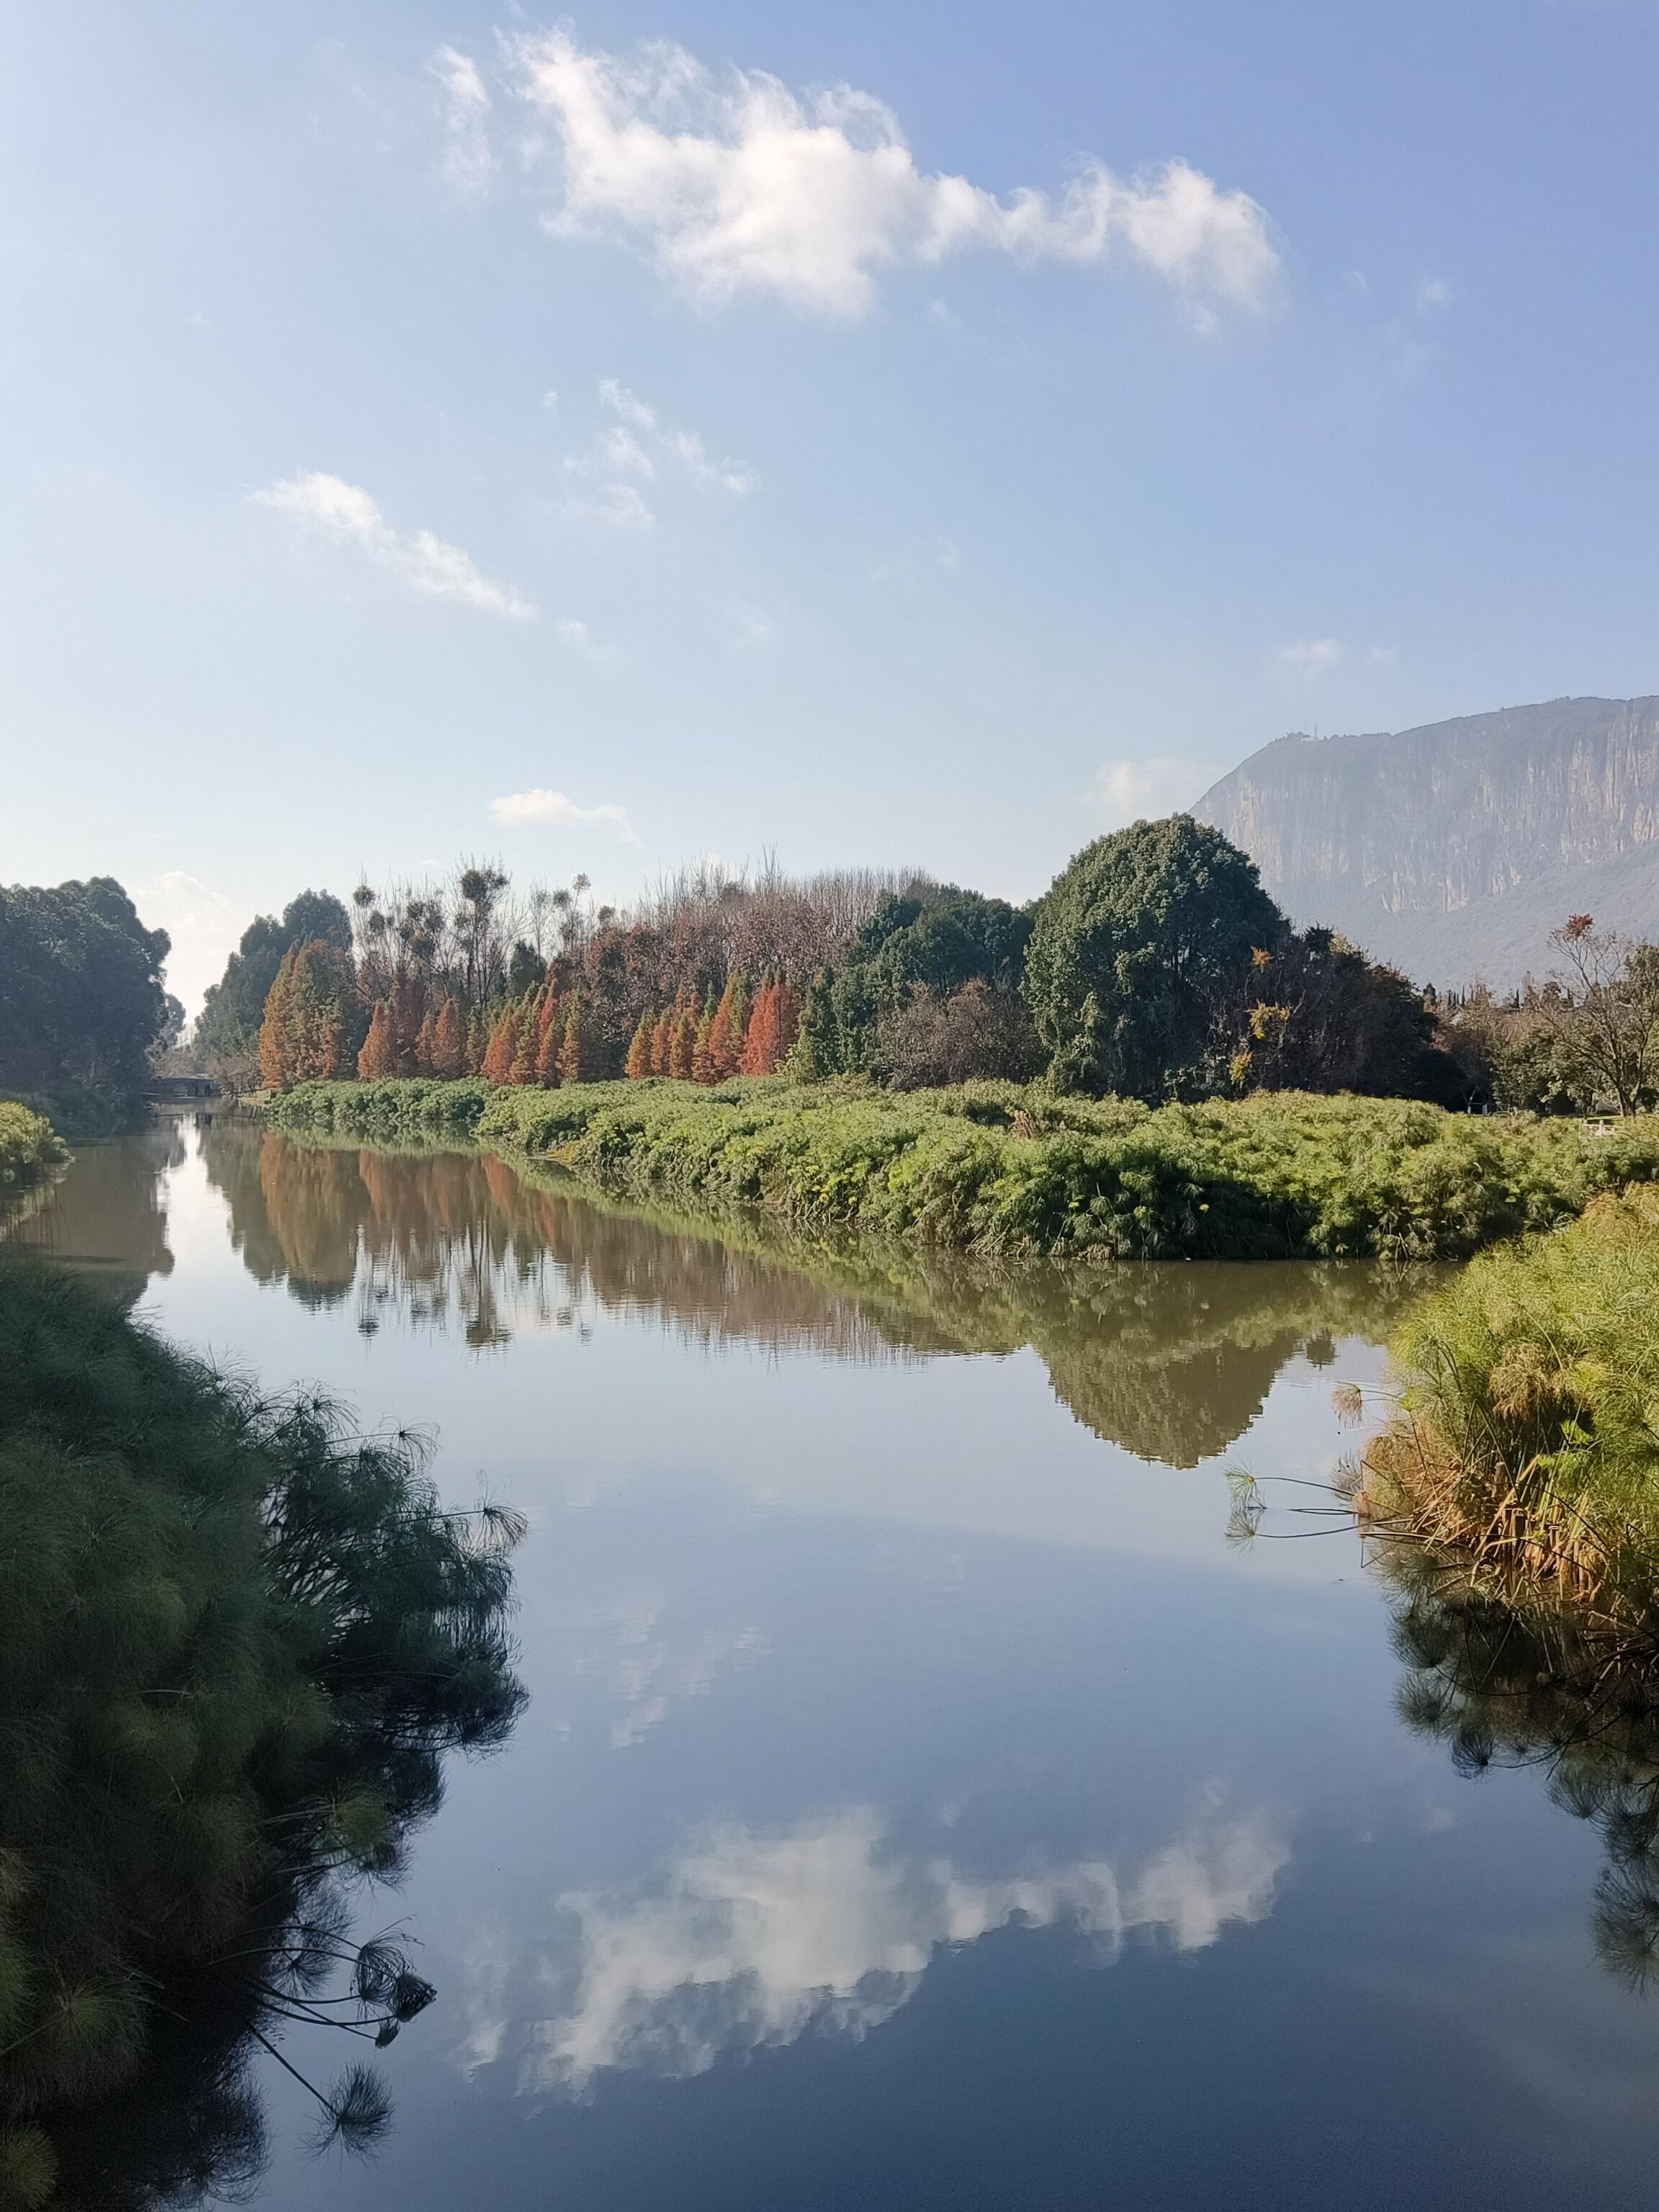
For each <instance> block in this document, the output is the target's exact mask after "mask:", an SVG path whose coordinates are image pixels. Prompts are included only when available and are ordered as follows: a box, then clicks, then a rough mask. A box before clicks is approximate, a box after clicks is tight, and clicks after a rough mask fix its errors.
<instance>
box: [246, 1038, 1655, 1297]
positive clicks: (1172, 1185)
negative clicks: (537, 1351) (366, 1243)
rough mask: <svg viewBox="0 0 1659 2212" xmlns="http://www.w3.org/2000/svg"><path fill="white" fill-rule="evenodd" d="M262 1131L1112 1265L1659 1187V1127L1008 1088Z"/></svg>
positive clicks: (1427, 1108)
mask: <svg viewBox="0 0 1659 2212" xmlns="http://www.w3.org/2000/svg"><path fill="white" fill-rule="evenodd" d="M261 1110H262V1111H263V1112H264V1117H265V1121H266V1123H267V1126H268V1127H271V1128H274V1129H277V1130H282V1131H285V1132H292V1133H313V1134H319V1135H333V1136H340V1137H356V1138H358V1139H362V1140H364V1141H366V1142H368V1143H369V1144H371V1145H372V1144H374V1143H391V1144H397V1143H400V1142H410V1141H416V1142H418V1141H426V1142H430V1141H432V1140H433V1139H450V1140H453V1141H457V1142H461V1143H473V1142H476V1143H478V1144H481V1145H483V1146H486V1147H489V1148H490V1149H494V1150H496V1151H500V1152H504V1153H506V1154H507V1155H509V1156H522V1157H527V1158H532V1159H540V1160H544V1161H550V1162H552V1163H553V1164H556V1165H557V1166H559V1167H562V1168H563V1169H565V1170H567V1171H568V1172H569V1173H571V1174H573V1175H574V1176H577V1177H578V1178H579V1179H580V1180H581V1181H583V1182H588V1183H591V1184H592V1185H593V1186H595V1187H596V1188H599V1189H601V1190H605V1191H609V1192H612V1193H617V1194H622V1195H624V1196H633V1197H636V1198H653V1197H654V1198H662V1199H667V1200H671V1201H673V1202H675V1203H690V1204H694V1205H702V1206H709V1205H712V1206H716V1207H719V1206H759V1207H762V1208H764V1209H766V1210H768V1211H769V1212H773V1213H775V1214H777V1215H780V1216H781V1217H782V1218H785V1219H786V1220H787V1221H788V1222H790V1223H791V1224H793V1225H796V1226H798V1227H801V1228H805V1229H811V1228H815V1227H822V1228H826V1229H827V1228H832V1227H833V1228H836V1229H852V1230H856V1231H874V1232H877V1233H878V1234H881V1235H885V1236H901V1237H912V1238H915V1239H917V1240H919V1241H921V1242H925V1243H931V1244H936V1245H941V1246H945V1247H949V1248H951V1249H956V1250H960V1251H963V1252H969V1253H977V1254H982V1255H1010V1256H1017V1255H1029V1256H1042V1257H1071V1258H1083V1259H1087V1260H1093V1261H1115V1260H1180V1259H1217V1260H1224V1259H1225V1260H1249V1259H1389V1260H1400V1261H1408V1260H1444V1259H1463V1258H1467V1257H1468V1256H1469V1255H1472V1254H1473V1253H1474V1252H1476V1251H1478V1250H1479V1249H1480V1248H1482V1247H1483V1246H1485V1245H1487V1244H1492V1243H1497V1242H1498V1240H1500V1239H1503V1238H1506V1237H1515V1236H1517V1235H1522V1234H1524V1233H1528V1232H1535V1231H1542V1230H1547V1229H1550V1228H1553V1226H1555V1225H1557V1224H1558V1223H1560V1222H1562V1221H1564V1220H1566V1219H1568V1218H1571V1217H1572V1216H1574V1215H1576V1214H1577V1213H1579V1212H1582V1211H1583V1208H1584V1207H1585V1206H1586V1205H1587V1204H1588V1203H1589V1201H1590V1200H1591V1199H1593V1198H1594V1197H1595V1195H1596V1194H1598V1193H1599V1192H1602V1191H1613V1190H1618V1189H1620V1188H1624V1187H1625V1186H1626V1185H1627V1184H1632V1183H1640V1182H1654V1181H1656V1180H1659V1117H1654V1116H1649V1115H1637V1116H1632V1117H1629V1118H1628V1119H1626V1120H1625V1121H1620V1123H1618V1124H1617V1125H1616V1126H1615V1127H1613V1129H1612V1130H1611V1131H1608V1132H1606V1133H1599V1134H1598V1133H1593V1132H1592V1131H1590V1130H1588V1129H1586V1127H1584V1126H1583V1124H1581V1123H1579V1122H1577V1121H1569V1120H1566V1119H1564V1118H1555V1117H1550V1118H1543V1119H1540V1118H1535V1117H1532V1116H1528V1115H1505V1116H1471V1115H1459V1114H1454V1113H1449V1112H1447V1111H1446V1110H1445V1109H1443V1108H1440V1107H1437V1106H1433V1105H1430V1104H1428V1103H1425V1102H1421V1101H1414V1100H1401V1099H1374V1098H1358V1097H1342V1096H1339V1097H1326V1096H1322V1095H1320V1096H1315V1095H1310V1094H1303V1093H1296V1092H1273V1093H1263V1094H1259V1095H1257V1096H1254V1097H1249V1098H1245V1099H1240V1100H1211V1101H1207V1102H1205V1103H1199V1104H1194V1105H1170V1106H1164V1107H1157V1108H1154V1107H1148V1106H1145V1105H1142V1104H1139V1103H1136V1102H1133V1101H1127V1100H1121V1099H1112V1098H1108V1099H1101V1100H1091V1099H1086V1098H1079V1097H1056V1096H1054V1094H1053V1093H1052V1092H1051V1091H1048V1090H1046V1089H1044V1088H1042V1087H1040V1086H1036V1085H1030V1086H1023V1085H1016V1084H1012V1083H997V1082H981V1083H968V1084H961V1085H955V1086H952V1087H951V1088H950V1089H948V1090H940V1091H909V1092H904V1093H899V1094H894V1093H892V1092H889V1091H882V1090H880V1089H878V1088H877V1087H875V1086H873V1085H869V1084H861V1083H859V1082H857V1081H853V1080H848V1079H842V1080H839V1081H832V1082H828V1083H815V1084H810V1085H808V1084H802V1083H799V1082H796V1081H793V1080H792V1079H789V1078H788V1077H773V1078H767V1079H738V1080H736V1081H734V1082H729V1083H726V1084H723V1085H716V1086H714V1087H712V1088H709V1087H704V1086H700V1085H695V1084H692V1083H685V1082H676V1081H673V1080H671V1079H665V1080H659V1079H644V1080H641V1081H632V1082H629V1081H623V1082H612V1083H593V1084H583V1083H578V1084H566V1085H561V1086H560V1087H559V1088H558V1089H556V1090H551V1091H544V1090H540V1089H538V1088H534V1087H531V1086H524V1085H508V1086H502V1087H499V1088H498V1087H496V1086H494V1085H491V1084H489V1082H487V1081H485V1080H482V1079H461V1080H459V1081H456V1082H453V1083H443V1082H436V1081H428V1080H422V1079H400V1078H391V1079H386V1080H384V1081H381V1082H351V1081H318V1082H311V1083H302V1084H300V1085H295V1087H294V1088H293V1089H291V1090H289V1091H283V1092H281V1093H277V1094H273V1095H271V1096H270V1097H266V1098H265V1099H264V1101H263V1103H262V1109H261Z"/></svg>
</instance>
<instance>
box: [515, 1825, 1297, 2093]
mask: <svg viewBox="0 0 1659 2212" xmlns="http://www.w3.org/2000/svg"><path fill="white" fill-rule="evenodd" d="M1289 1857H1290V1852H1289V1847H1288V1844H1287V1843H1286V1841H1285V1837H1284V1835H1283V1833H1282V1832H1281V1831H1280V1829H1279V1826H1278V1825H1277V1823H1276V1822H1274V1821H1273V1820H1271V1819H1270V1818H1269V1817H1268V1816H1267V1814H1265V1813H1260V1812H1258V1813H1255V1814H1247V1815H1245V1816H1243V1818H1237V1819H1231V1820H1224V1819H1222V1818H1219V1817H1218V1814H1217V1813H1216V1810H1215V1808H1213V1806H1212V1807H1211V1808H1209V1809H1208V1810H1207V1811H1206V1813H1205V1814H1203V1815H1202V1816H1201V1817H1200V1819H1199V1820H1196V1821H1195V1822H1194V1825H1193V1826H1192V1827H1191V1828H1189V1829H1188V1831H1187V1832H1185V1833H1184V1834H1182V1836H1180V1837H1178V1838H1176V1840H1175V1841H1174V1842H1173V1843H1171V1844H1169V1845H1168V1846H1167V1847H1165V1848H1164V1850H1160V1851H1158V1852H1156V1853H1154V1854H1153V1856H1152V1857H1151V1858H1150V1859H1149V1860H1147V1861H1146V1863H1144V1864H1143V1865H1141V1866H1140V1867H1139V1869H1120V1868H1119V1867H1118V1866H1116V1865H1115V1863H1113V1862H1111V1861H1109V1860H1106V1859H1097V1860H1079V1861H1076V1862H1073V1863H1069V1864H1065V1865H1061V1866H1057V1867H1051V1866H1042V1865H1031V1866H1028V1867H1026V1868H1024V1869H1021V1870H1020V1871H1018V1872H1017V1873H1012V1874H1009V1875H1001V1876H996V1875H993V1876H989V1877H987V1876H986V1875H982V1874H980V1873H978V1872H973V1873H964V1872H962V1871H959V1870H958V1869H957V1868H956V1867H955V1866H954V1865H953V1864H952V1863H951V1862H950V1861H949V1860H948V1859H945V1858H943V1857H923V1856H921V1855H919V1854H915V1853H906V1852H904V1851H903V1850H898V1849H896V1848H895V1847H894V1844H893V1841H892V1839H891V1838H890V1836H889V1835H888V1833H887V1830H886V1826H885V1823H884V1820H883V1819H882V1817H881V1815H880V1814H878V1813H877V1812H875V1811H874V1810H873V1809H872V1808H869V1807H867V1806H855V1807H852V1808H848V1809H846V1810H844V1811H841V1812H837V1813H834V1814H829V1815H827V1816H826V1817H824V1818H822V1819H819V1820H813V1821H808V1822H806V1823H805V1824H803V1825H802V1826H799V1827H796V1828H793V1829H791V1830H788V1831H787V1832H784V1833H782V1834H781V1835H778V1834H775V1835H765V1834H759V1833H757V1832H755V1831H753V1830H751V1829H749V1828H745V1827H742V1826H737V1825H735V1824H732V1825H730V1826H720V1827H715V1828H713V1829H710V1830H708V1832H705V1833H704V1834H703V1835H702V1836H701V1837H700V1838H698V1840H697V1841H696V1843H695V1844H693V1845H692V1847H691V1848H690V1850H687V1851H686V1852H685V1853H684V1855H683V1856H681V1857H678V1859H676V1860H675V1861H674V1862H673V1863H672V1864H671V1865H670V1866H669V1867H667V1868H666V1869H664V1872H663V1874H662V1875H661V1877H660V1878H659V1881H657V1882H656V1883H655V1884H653V1885H652V1886H651V1887H649V1888H648V1889H647V1891H645V1892H643V1893H635V1894H631V1895H618V1894H617V1893H589V1894H580V1895H574V1896H567V1897H564V1898H562V1899H560V1900H559V1904H560V1908H561V1910H562V1912H563V1913H565V1914H567V1915H570V1916H574V1921H575V1928H574V1938H575V1941H574V1956H572V1957H570V1958H568V1960H566V1961H563V1962H556V1961H555V1960H552V1959H550V1960H548V1961H547V1962H546V1966H545V1969H544V1971H545V1972H546V1974H547V1977H548V1979H549V1981H550V1983H551V1984H552V1985H553V1991H554V1997H555V2002H554V2008H553V2010H552V2013H551V2015H550V2017H548V2018H547V2019H545V2020H544V2022H543V2024H542V2027H541V2030H540V2045H541V2047H540V2052H539V2056H538V2061H537V2062H535V2063H534V2064H533V2066H532V2071H533V2073H534V2074H535V2075H536V2076H537V2077H538V2079H539V2081H541V2082H542V2083H543V2084H544V2085H545V2086H549V2087H553V2086H557V2087H563V2088H564V2089H566V2090H567V2091H574V2092H575V2093H581V2092H582V2091H584V2090H585V2089H586V2087H587V2086H588V2084H589V2083H590V2082H591V2081H592V2077H593V2075H595V2074H596V2073H598V2072H599V2070H600V2069H604V2068H610V2067H623V2066H626V2067H636V2068H643V2069H649V2070H650V2071H652V2072H654V2073H659V2074H667V2075H676V2076H681V2077H684V2076H685V2075H694V2074H701V2073H705V2072H707V2071H708V2069H709V2068H710V2067H712V2066H713V2065H714V2064H715V2063H716V2062H717V2061H718V2060H719V2059H720V2058H721V2057H723V2056H725V2055H726V2054H730V2053H735V2052H738V2051H754V2050H760V2049H764V2048H775V2047H777V2046H779V2045H784V2044H788V2043H793V2041H795V2039H797V2038H798V2037H799V2036H800V2035H802V2034H803V2033H805V2031H806V2030H807V2029H808V2028H809V2027H813V2028H818V2029H824V2028H832V2029H839V2030H840V2031H842V2033H850V2034H854V2035H861V2034H864V2033H867V2032H868V2031H869V2030H870V2029H872V2028H873V2027H878V2026H879V2025H880V2024H881V2022H882V2021H885V2020H888V2019H890V2018H891V2016H892V2015H893V2014H895V2013H896V2012H897V2011H898V2010H899V2008H901V2007H902V2005H904V2004H905V2003H907V2002H908V2000H909V1999H910V1997H911V1996H914V1994H915V1990H916V1989H917V1987H918V1986H919V1985H920V1983H921V1978H922V1976H923V1974H924V1972H926V1970H927V1965H928V1962H929V1960H930V1959H931V1958H932V1956H933V1953H934V1951H935V1950H936V1948H938V1947H939V1946H941V1945H945V1944H960V1943H971V1942H974V1941H975V1939H976V1938H977V1937H979V1936H983V1935H985V1934H987V1932H988V1931H989V1930H990V1929H995V1928H1001V1927H1004V1926H1006V1924H1007V1923H1008V1922H1009V1921H1011V1920H1012V1919H1013V1917H1015V1916H1016V1915H1017V1914H1018V1915H1019V1916H1021V1917H1022V1918H1023V1919H1024V1921H1025V1922H1026V1923H1027V1924H1033V1923H1034V1924H1036V1925H1037V1926H1039V1927H1048V1926H1051V1925H1053V1924H1054V1923H1056V1922H1059V1921H1062V1920H1066V1921H1070V1922H1072V1923H1073V1924H1074V1925H1075V1926H1077V1927H1078V1928H1079V1929H1081V1930H1082V1931H1083V1932H1084V1933H1085V1934H1086V1935H1088V1936H1091V1938H1092V1939H1093V1942H1094V1944H1095V1947H1096V1950H1097V1957H1098V1959H1099V1961H1100V1963H1101V1964H1102V1965H1107V1964H1109V1963H1110V1962H1111V1960H1113V1959H1115V1957H1116V1955H1117V1954H1118V1950H1119V1948H1120V1947H1121V1943H1122V1941H1123V1938H1124V1937H1125V1936H1127V1935H1128V1934H1129V1933H1130V1932H1131V1931H1133V1930H1135V1929H1147V1930H1157V1931H1160V1932H1161V1933H1163V1934H1164V1936H1165V1937H1166V1939H1167V1940H1168V1941H1169V1942H1170V1943H1172V1944H1173V1945H1174V1946H1175V1948H1176V1949H1177V1950H1181V1951H1197V1950H1202V1949H1204V1948H1206V1947H1207V1946H1208V1945H1210V1944H1212V1943H1213V1942H1216V1941H1217V1939H1218V1936H1220V1935H1221V1933H1222V1931H1223V1930H1224V1929H1225V1928H1227V1927H1229V1926H1231V1925H1237V1924H1241V1923H1250V1922H1254V1921H1259V1920H1261V1919H1262V1918H1264V1917H1266V1915H1267V1913H1268V1912H1269V1911H1271V1910H1272V1906H1273V1895H1274V1891H1275V1888H1276V1886H1277V1883H1278V1880H1279V1875H1280V1873H1281V1872H1282V1871H1283V1869H1284V1868H1285V1864H1286V1863H1288V1860H1289ZM503 1996H504V1993H502V1992H497V1993H495V2002H496V2003H497V2004H501V2003H502V2002H503ZM481 2029H482V2033H481ZM474 2034H475V2037H477V2039H478V2041H479V2042H480V2043H481V2045H482V2047H483V2049H484V2050H486V2051H489V2052H490V2053H492V2054H494V2053H495V2052H498V2051H499V2050H500V2048H501V2043H500V2039H499V2037H497V2036H495V2035H494V2034H493V2033H490V2032H489V2027H488V2023H480V2024H479V2026H477V2027H475V2029H474Z"/></svg>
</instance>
